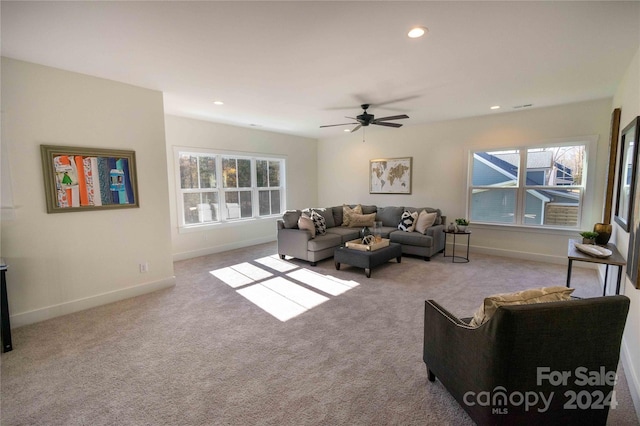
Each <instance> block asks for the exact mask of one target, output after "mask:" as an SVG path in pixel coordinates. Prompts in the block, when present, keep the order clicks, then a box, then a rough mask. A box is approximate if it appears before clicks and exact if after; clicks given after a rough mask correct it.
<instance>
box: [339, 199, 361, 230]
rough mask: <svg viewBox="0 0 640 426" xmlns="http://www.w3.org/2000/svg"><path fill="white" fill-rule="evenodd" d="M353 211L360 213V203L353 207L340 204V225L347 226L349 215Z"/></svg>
mask: <svg viewBox="0 0 640 426" xmlns="http://www.w3.org/2000/svg"><path fill="white" fill-rule="evenodd" d="M353 213H356V214H362V206H361V205H360V204H358V205H357V206H355V207H353V208H351V207H349V206H348V205H346V204H345V205H343V206H342V226H349V222H350V221H351V215H352V214H353Z"/></svg>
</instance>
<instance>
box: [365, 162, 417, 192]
mask: <svg viewBox="0 0 640 426" xmlns="http://www.w3.org/2000/svg"><path fill="white" fill-rule="evenodd" d="M412 172H413V157H402V158H377V159H374V160H370V161H369V193H370V194H411V174H412Z"/></svg>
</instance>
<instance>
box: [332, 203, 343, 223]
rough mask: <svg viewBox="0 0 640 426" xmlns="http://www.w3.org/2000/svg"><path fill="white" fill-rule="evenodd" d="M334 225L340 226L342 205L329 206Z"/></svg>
mask: <svg viewBox="0 0 640 426" xmlns="http://www.w3.org/2000/svg"><path fill="white" fill-rule="evenodd" d="M331 210H332V211H333V223H334V226H342V206H335V207H331Z"/></svg>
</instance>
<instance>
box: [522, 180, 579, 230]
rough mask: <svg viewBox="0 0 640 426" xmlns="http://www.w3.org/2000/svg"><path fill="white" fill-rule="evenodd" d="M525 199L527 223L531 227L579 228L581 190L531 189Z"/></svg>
mask: <svg viewBox="0 0 640 426" xmlns="http://www.w3.org/2000/svg"><path fill="white" fill-rule="evenodd" d="M526 193H527V196H526V198H525V223H526V224H529V225H556V226H577V225H578V215H579V211H580V190H579V189H553V188H545V189H530V190H527V192H526Z"/></svg>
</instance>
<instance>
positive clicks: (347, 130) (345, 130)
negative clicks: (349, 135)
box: [343, 129, 351, 132]
mask: <svg viewBox="0 0 640 426" xmlns="http://www.w3.org/2000/svg"><path fill="white" fill-rule="evenodd" d="M350 131H351V130H349V129H344V130H343V132H350Z"/></svg>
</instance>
